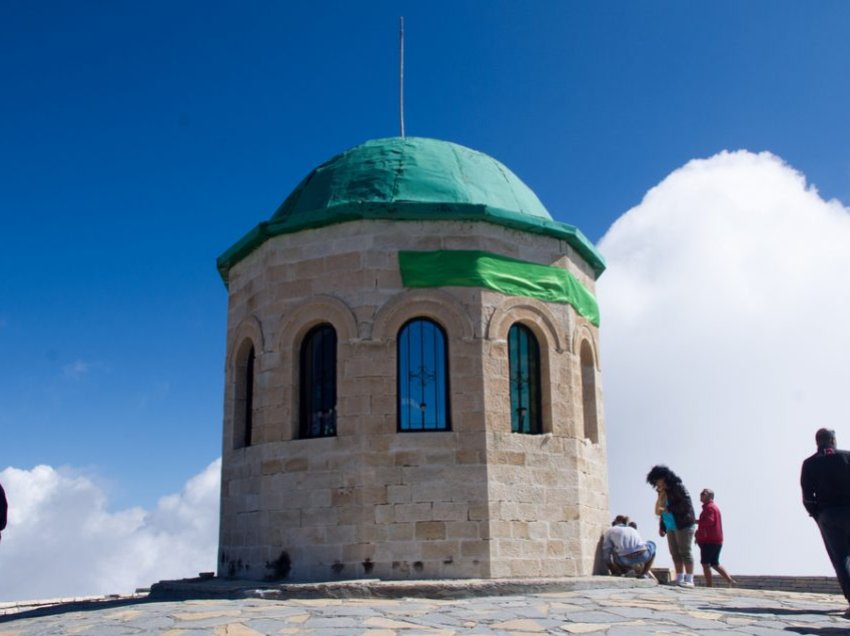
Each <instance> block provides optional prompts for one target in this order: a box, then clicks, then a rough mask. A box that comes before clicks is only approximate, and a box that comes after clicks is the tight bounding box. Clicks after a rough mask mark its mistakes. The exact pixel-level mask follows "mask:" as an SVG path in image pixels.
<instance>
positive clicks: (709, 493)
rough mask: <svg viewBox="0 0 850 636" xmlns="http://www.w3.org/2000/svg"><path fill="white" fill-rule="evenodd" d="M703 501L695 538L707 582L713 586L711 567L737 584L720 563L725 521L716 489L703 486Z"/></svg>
mask: <svg viewBox="0 0 850 636" xmlns="http://www.w3.org/2000/svg"><path fill="white" fill-rule="evenodd" d="M699 500H700V501H701V502H702V512H701V513H700V515H699V521H697V532H696V535H695V537H694V538H695V539H696V542H697V545H698V546H699V554H700V563H702V572H703V574H704V575H705V584H706V586H708V587H711V568H714V569H715V570H717V572H718V574H720V576H722V577H723V578H724V579H726V582H727V583H729V585H734V584H735V579H733V578H732V577H731V576H729V573H728V572H727V571H726V568H724V567H723V566H722V565H720V548H722V547H723V522H722V521H721V519H720V508H718V507H717V504H716V503H714V491H713V490H712V489H711V488H703V490H702V492H701V493H700V494H699Z"/></svg>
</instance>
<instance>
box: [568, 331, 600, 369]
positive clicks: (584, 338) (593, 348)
mask: <svg viewBox="0 0 850 636" xmlns="http://www.w3.org/2000/svg"><path fill="white" fill-rule="evenodd" d="M585 342H587V343H588V345H589V346H590V352H591V353H592V354H593V366H594V368H595V369H596V370H597V371H600V370H601V365H600V362H599V345H598V343H597V340H596V335H595V334H594V333H593V331H592V330H591V329H590V327H589V326H588V325H586V324H580V325H578V326H577V327H576V330H575V333H574V334H573V350H572V353H573V355H575V356H579V357H581V347H582V344H583V343H585Z"/></svg>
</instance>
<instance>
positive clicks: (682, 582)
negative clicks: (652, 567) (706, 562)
mask: <svg viewBox="0 0 850 636" xmlns="http://www.w3.org/2000/svg"><path fill="white" fill-rule="evenodd" d="M646 482H647V483H648V484H649V485H650V486H654V487H655V490H656V491H658V500H657V501H656V503H655V514H657V515H658V516H659V528H658V534H660V535H661V536H662V537H663V536H666V537H667V547H668V548H670V556H671V557H672V558H673V566H674V567H675V568H676V584H677V585H679V586H681V587H693V586H694V554H693V543H694V532H696V515H695V514H694V505H693V503H691V496H690V495H689V494H688V491H687V489H686V488H685V485H684V484H683V483H682V480H681V479H680V478H679V476H678V475H677V474H676V473H674V472H673V471H672V470H670V469H669V468H667V466H653V467H652V470H650V471H649V474H648V475H647V476H646Z"/></svg>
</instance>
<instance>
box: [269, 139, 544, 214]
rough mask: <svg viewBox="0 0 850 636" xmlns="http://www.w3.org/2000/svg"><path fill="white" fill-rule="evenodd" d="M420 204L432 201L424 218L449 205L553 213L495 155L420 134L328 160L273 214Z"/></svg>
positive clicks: (370, 143) (377, 142) (382, 141)
mask: <svg viewBox="0 0 850 636" xmlns="http://www.w3.org/2000/svg"><path fill="white" fill-rule="evenodd" d="M417 203H426V204H429V206H428V207H427V208H423V209H422V210H421V213H422V216H423V218H428V216H429V214H428V210H429V209H431V210H434V211H440V210H441V207H442V206H450V207H451V208H453V209H457V210H460V209H461V208H463V207H465V206H486V207H489V208H492V209H494V210H502V211H507V212H513V213H516V214H522V215H528V216H531V217H535V218H538V219H545V220H547V221H551V220H552V217H551V216H550V215H549V213H548V212H547V211H546V208H545V207H543V204H542V203H540V199H538V198H537V196H536V195H535V194H534V192H532V191H531V189H530V188H529V187H528V186H527V185H525V184H524V183H523V182H522V181H520V179H519V178H518V177H517V176H516V175H515V174H514V173H513V172H511V171H510V170H509V169H508V168H507V167H506V166H504V165H503V164H501V163H499V162H498V161H496V160H495V159H493V158H492V157H489V156H487V155H485V154H484V153H481V152H478V151H477V150H472V149H470V148H466V147H464V146H459V145H458V144H453V143H450V142H448V141H438V140H436V139H422V138H416V137H404V138H402V137H390V138H387V139H375V140H372V141H367V142H366V143H364V144H360V145H359V146H355V147H354V148H351V149H350V150H346V151H345V152H343V153H342V154H340V155H337V156H336V157H334V158H333V159H331V160H330V161H327V162H325V163H323V164H322V165H321V166H319V167H318V168H316V169H315V170H313V171H312V172H311V173H310V174H309V175H307V177H306V178H305V179H304V180H303V181H302V182H301V183H300V184H298V187H296V188H295V190H294V191H293V192H292V194H290V195H289V197H287V199H286V201H284V202H283V205H281V206H280V208H278V210H277V212H276V213H275V215H274V216H273V217H272V220H273V221H280V220H284V219H290V220H294V219H295V218H296V217H299V216H302V215H310V214H313V213H315V212H317V211H323V210H332V209H339V210H347V209H350V208H351V207H352V206H363V205H368V206H369V207H375V206H380V207H384V206H386V207H389V208H392V209H399V208H403V207H406V206H409V205H410V204H417ZM435 204H436V205H435Z"/></svg>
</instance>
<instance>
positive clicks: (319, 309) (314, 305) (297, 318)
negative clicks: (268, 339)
mask: <svg viewBox="0 0 850 636" xmlns="http://www.w3.org/2000/svg"><path fill="white" fill-rule="evenodd" d="M321 323H330V324H331V325H332V326H333V328H334V329H335V330H336V333H337V338H338V340H339V341H340V342H347V341H350V340H354V339H355V338H357V318H356V317H355V316H354V312H352V311H351V308H350V307H349V306H348V305H347V304H346V303H344V302H343V301H341V300H340V299H339V298H336V297H335V296H328V295H318V296H314V297H313V298H310V299H308V300H305V301H303V302H301V303H299V304H298V305H296V306H295V308H294V309H293V310H292V311H290V312H288V313H287V314H286V315H285V316H284V318H283V319H282V320H281V321H280V328H279V330H278V336H277V345H278V346H277V348H278V351H287V350H291V349H292V348H293V347H295V346H296V345H297V344H298V343H300V342H301V340H302V339H303V338H304V336H305V334H306V333H307V332H308V331H309V330H310V329H312V328H313V327H315V326H316V325H319V324H321Z"/></svg>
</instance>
